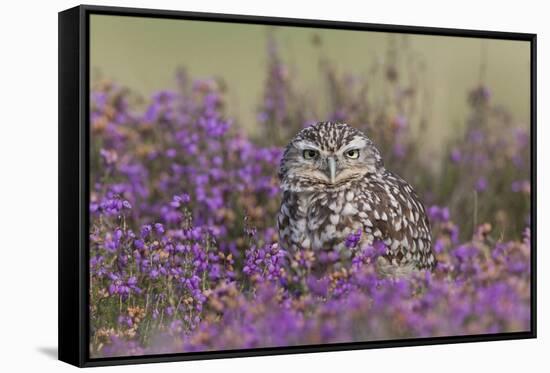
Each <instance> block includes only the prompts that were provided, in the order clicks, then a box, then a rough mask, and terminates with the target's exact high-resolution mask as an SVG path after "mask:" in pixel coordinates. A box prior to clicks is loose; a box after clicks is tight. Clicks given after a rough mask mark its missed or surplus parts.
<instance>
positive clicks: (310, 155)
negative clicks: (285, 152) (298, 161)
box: [303, 149, 319, 159]
mask: <svg viewBox="0 0 550 373" xmlns="http://www.w3.org/2000/svg"><path fill="white" fill-rule="evenodd" d="M317 154H319V153H318V152H317V151H316V150H313V149H306V150H304V153H303V155H304V159H314V158H316V157H317Z"/></svg>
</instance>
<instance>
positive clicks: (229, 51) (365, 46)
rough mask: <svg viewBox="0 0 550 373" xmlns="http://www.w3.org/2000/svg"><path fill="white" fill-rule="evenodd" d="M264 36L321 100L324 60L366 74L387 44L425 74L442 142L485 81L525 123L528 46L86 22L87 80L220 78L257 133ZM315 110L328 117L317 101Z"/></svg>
mask: <svg viewBox="0 0 550 373" xmlns="http://www.w3.org/2000/svg"><path fill="white" fill-rule="evenodd" d="M270 34H271V35H273V37H274V38H275V40H276V41H277V43H278V46H279V53H280V55H281V56H282V58H283V60H284V62H286V63H288V64H289V66H291V67H292V69H293V70H292V73H293V76H294V77H295V79H296V80H297V82H296V84H297V86H299V87H305V88H304V89H306V90H308V91H310V92H315V94H316V95H319V93H321V96H322V95H325V96H326V95H327V94H328V93H327V92H324V91H323V90H324V88H323V87H324V86H323V81H322V76H321V72H320V70H319V60H320V58H321V55H323V56H325V57H326V58H328V59H329V60H330V62H331V63H332V64H333V65H334V66H336V68H337V69H338V70H342V71H346V72H351V73H354V74H358V75H368V74H369V71H372V69H373V67H375V66H377V64H383V63H384V59H386V58H388V53H387V52H388V49H389V48H390V47H393V48H394V49H397V50H403V51H404V52H403V53H399V54H398V57H397V58H398V60H397V61H396V65H397V66H398V67H399V69H402V70H405V69H416V70H418V71H422V73H421V75H420V76H418V79H421V80H422V83H423V86H425V87H427V89H428V92H427V95H426V97H427V98H426V99H427V100H428V101H429V105H427V107H429V112H428V113H425V115H426V116H427V119H428V120H427V122H428V123H429V125H430V126H431V128H429V130H430V131H433V133H434V134H435V135H436V136H439V138H440V139H441V140H443V139H444V138H445V137H448V136H452V135H456V131H460V130H461V129H462V128H463V127H464V123H465V121H466V119H467V114H468V104H467V99H466V97H467V93H468V92H469V91H470V90H471V89H472V88H474V87H476V86H477V85H478V84H480V83H482V82H483V83H484V84H485V85H486V86H488V87H489V88H490V89H491V92H492V100H493V101H494V102H496V103H498V104H501V105H503V106H505V107H506V108H507V109H508V110H509V111H510V112H511V113H512V114H513V116H514V118H515V119H516V120H517V121H519V122H523V123H525V126H526V127H527V126H528V123H529V103H530V96H529V68H530V55H529V43H528V42H522V41H508V40H492V39H476V38H464V37H442V36H424V35H405V34H388V33H381V32H360V31H346V30H328V29H311V28H300V27H271V26H263V25H241V24H230V23H221V22H200V21H186V20H170V19H155V18H137V17H123V16H105V15H92V16H91V37H90V49H91V67H92V76H91V79H92V81H94V80H96V79H98V78H100V77H102V78H108V79H113V80H115V81H117V82H118V83H120V84H122V85H124V86H127V87H128V88H131V89H132V90H134V91H137V92H139V93H140V94H142V95H144V96H149V95H150V94H152V93H153V92H155V91H157V90H160V89H166V88H170V87H174V88H175V87H176V84H175V81H174V74H175V71H176V68H177V67H179V66H184V67H185V68H186V69H187V71H188V73H189V74H190V75H191V76H192V77H200V78H202V77H212V76H218V77H222V78H223V79H224V81H225V82H226V83H227V86H228V87H229V91H228V95H227V97H228V111H229V114H230V115H231V116H232V117H234V118H235V119H236V120H237V123H238V124H239V125H241V126H243V127H244V128H246V129H247V130H248V131H250V133H251V134H254V133H255V132H256V130H257V121H256V115H257V108H258V105H259V104H260V102H261V100H262V97H263V89H264V83H265V79H266V74H267V62H268V55H267V43H266V41H267V39H268V36H269V35H270ZM413 64H414V65H415V66H412V65H413ZM377 84H383V82H382V81H379V82H378V83H377V82H376V81H373V82H372V83H371V86H372V87H373V89H372V90H371V93H370V94H371V95H376V92H377ZM325 90H326V89H325ZM374 99H376V97H374ZM318 108H319V112H320V113H321V115H323V113H326V112H324V111H323V103H322V102H321V103H319V105H318ZM312 119H317V120H323V119H326V118H312ZM351 124H352V125H353V123H351ZM437 143H439V144H441V143H442V141H441V142H433V145H434V146H437Z"/></svg>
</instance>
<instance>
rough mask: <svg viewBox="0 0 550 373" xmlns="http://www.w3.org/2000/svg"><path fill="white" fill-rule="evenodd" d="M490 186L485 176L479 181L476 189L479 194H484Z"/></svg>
mask: <svg viewBox="0 0 550 373" xmlns="http://www.w3.org/2000/svg"><path fill="white" fill-rule="evenodd" d="M488 186H489V183H488V182H487V179H485V178H484V177H483V176H481V177H480V178H478V179H477V181H476V185H475V189H476V190H477V191H478V192H484V191H485V190H487V187H488Z"/></svg>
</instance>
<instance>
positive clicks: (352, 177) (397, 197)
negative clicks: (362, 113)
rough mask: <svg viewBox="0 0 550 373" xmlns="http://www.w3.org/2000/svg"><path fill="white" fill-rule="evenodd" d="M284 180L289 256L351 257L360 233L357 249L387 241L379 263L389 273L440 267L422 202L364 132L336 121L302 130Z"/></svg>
mask: <svg viewBox="0 0 550 373" xmlns="http://www.w3.org/2000/svg"><path fill="white" fill-rule="evenodd" d="M279 179H280V182H281V190H282V193H283V195H282V202H281V207H280V211H279V214H278V217H277V226H278V231H279V240H280V244H281V246H282V247H284V248H285V249H287V250H289V251H290V252H291V253H293V252H296V251H297V250H311V251H313V252H314V253H315V252H320V251H322V250H335V251H336V252H337V253H341V254H344V256H343V257H345V254H347V253H346V250H347V251H350V248H348V246H349V245H346V239H347V238H348V237H349V236H350V234H352V233H353V234H357V232H358V233H359V234H360V241H359V243H358V246H359V247H364V246H365V245H372V244H373V243H375V242H376V241H380V242H383V243H384V247H385V254H383V255H382V256H381V257H379V258H378V261H377V262H376V266H377V270H378V272H379V273H381V274H382V275H383V276H392V277H403V276H410V275H411V274H412V273H414V272H415V271H419V270H424V269H427V270H431V269H433V268H434V266H435V263H436V260H435V257H434V254H433V251H432V245H431V231H430V224H429V221H428V218H427V216H426V210H425V208H424V205H423V204H422V202H421V201H420V199H419V197H418V195H417V194H416V192H415V191H414V190H413V188H412V187H411V185H410V184H409V183H407V182H406V181H405V180H403V179H402V178H400V177H399V176H397V175H396V174H394V173H392V172H391V171H389V170H387V169H386V168H385V167H384V164H383V161H382V157H381V155H380V152H379V151H378V149H377V148H376V146H375V145H374V143H373V142H372V141H371V140H370V139H369V138H368V137H367V136H366V135H365V134H364V133H362V132H361V131H359V130H357V129H355V128H353V127H351V126H349V125H347V124H345V123H335V122H319V123H317V124H315V125H313V126H310V127H307V128H304V129H303V130H301V131H300V132H299V133H298V134H297V135H296V136H295V137H294V138H293V139H292V140H291V141H290V143H289V144H288V145H287V147H286V149H285V151H284V154H283V157H282V159H281V163H280V168H279ZM351 255H352V253H351V252H350V253H349V256H351Z"/></svg>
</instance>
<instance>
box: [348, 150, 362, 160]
mask: <svg viewBox="0 0 550 373" xmlns="http://www.w3.org/2000/svg"><path fill="white" fill-rule="evenodd" d="M345 154H346V157H348V158H350V159H357V158H359V149H351V150H348V151H347V152H346V153H345Z"/></svg>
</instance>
